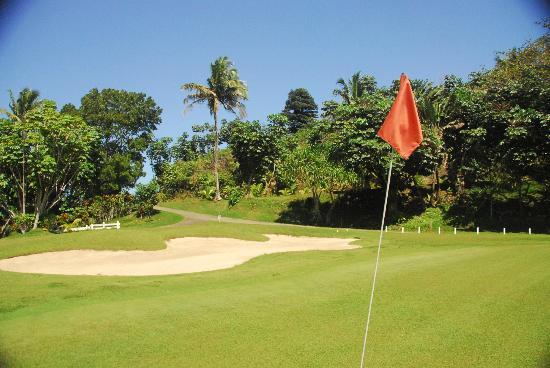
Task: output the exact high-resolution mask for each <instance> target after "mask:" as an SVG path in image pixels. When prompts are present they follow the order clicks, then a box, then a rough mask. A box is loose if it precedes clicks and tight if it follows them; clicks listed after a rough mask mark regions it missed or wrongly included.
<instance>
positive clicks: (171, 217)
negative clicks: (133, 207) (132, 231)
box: [120, 211, 183, 228]
mask: <svg viewBox="0 0 550 368" xmlns="http://www.w3.org/2000/svg"><path fill="white" fill-rule="evenodd" d="M181 220H183V217H182V216H180V215H177V214H175V213H170V212H160V211H158V212H157V213H156V214H154V215H153V216H150V217H144V218H139V217H136V216H135V215H134V214H131V215H128V216H126V217H123V218H121V219H120V224H121V227H140V228H151V227H158V226H167V225H173V224H175V223H177V222H180V221H181Z"/></svg>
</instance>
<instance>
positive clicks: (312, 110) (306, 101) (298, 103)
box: [283, 88, 317, 133]
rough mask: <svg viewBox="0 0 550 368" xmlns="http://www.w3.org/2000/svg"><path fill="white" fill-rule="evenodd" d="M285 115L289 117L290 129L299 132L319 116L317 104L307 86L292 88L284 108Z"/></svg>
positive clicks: (292, 131)
mask: <svg viewBox="0 0 550 368" xmlns="http://www.w3.org/2000/svg"><path fill="white" fill-rule="evenodd" d="M283 115H285V116H286V117H287V119H288V129H289V131H290V132H291V133H295V132H297V131H298V130H299V129H300V128H303V127H304V126H306V125H307V124H308V123H310V122H312V121H313V119H315V118H316V117H317V104H316V103H315V100H314V99H313V97H312V96H311V95H310V94H309V91H308V90H307V89H305V88H296V89H293V90H290V92H289V93H288V98H287V100H286V103H285V107H284V109H283Z"/></svg>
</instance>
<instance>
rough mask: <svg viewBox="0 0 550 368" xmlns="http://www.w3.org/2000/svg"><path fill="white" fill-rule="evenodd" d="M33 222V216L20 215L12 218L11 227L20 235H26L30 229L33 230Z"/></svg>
mask: <svg viewBox="0 0 550 368" xmlns="http://www.w3.org/2000/svg"><path fill="white" fill-rule="evenodd" d="M33 222H34V215H33V214H22V213H19V214H17V215H15V216H14V217H13V218H12V225H11V226H12V229H13V230H15V231H19V232H20V233H23V234H24V233H26V232H27V231H29V230H30V229H32V225H33Z"/></svg>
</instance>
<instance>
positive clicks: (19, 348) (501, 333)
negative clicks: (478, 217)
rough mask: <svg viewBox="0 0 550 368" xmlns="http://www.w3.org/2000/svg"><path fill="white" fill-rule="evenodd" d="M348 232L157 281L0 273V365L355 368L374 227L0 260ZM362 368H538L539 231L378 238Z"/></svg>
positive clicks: (29, 242) (544, 283)
mask: <svg viewBox="0 0 550 368" xmlns="http://www.w3.org/2000/svg"><path fill="white" fill-rule="evenodd" d="M266 233H287V234H292V235H311V236H349V237H358V238H360V240H359V241H358V243H359V244H361V245H363V246H364V247H363V248H361V249H358V250H352V251H341V252H334V251H333V252H301V253H287V254H273V255H268V256H263V257H259V258H255V259H253V260H251V261H250V262H247V263H245V264H244V265H241V266H238V267H235V268H233V269H228V270H220V271H214V272H205V273H196V274H187V275H178V276H161V277H160V276H159V277H89V276H54V275H32V274H17V273H9V272H0V366H1V367H32V366H40V367H74V366H87V367H120V366H131V367H150V366H162V367H214V366H215V367H349V366H356V365H357V364H358V362H359V358H360V353H361V342H362V334H363V328H364V322H365V318H366V309H367V303H368V296H369V290H370V282H371V277H372V271H373V266H374V257H375V250H376V249H375V244H376V241H377V235H378V234H377V233H376V232H371V231H358V230H350V231H349V232H345V231H344V232H342V231H340V232H339V233H337V232H336V230H335V229H330V228H324V229H315V228H299V227H297V228H290V227H276V228H275V227H270V226H250V225H248V226H242V227H238V226H235V225H234V224H223V223H222V224H218V223H205V224H198V225H194V226H189V227H179V228H177V227H164V228H162V227H158V228H150V229H142V228H137V227H136V228H127V229H122V230H120V231H98V232H86V233H77V234H63V235H41V236H33V237H28V238H24V237H19V238H13V239H11V238H8V239H4V240H0V257H2V258H4V257H8V256H13V255H17V254H27V253H31V252H38V251H47V250H56V249H72V248H86V247H91V248H95V249H159V248H161V247H163V246H164V244H163V240H164V239H167V238H172V237H180V236H185V235H195V236H230V237H237V238H243V239H262V238H263V237H262V234H266ZM385 236H386V237H385V241H384V248H383V253H382V264H381V269H380V273H379V279H378V283H377V294H376V297H375V304H374V312H373V319H372V325H371V330H370V333H369V344H368V354H367V362H368V366H374V367H518V368H519V367H522V368H523V367H544V366H547V364H548V363H549V360H548V358H549V355H548V344H549V342H550V336H549V333H548V331H550V315H549V312H548V295H549V294H550V237H548V236H537V235H533V236H527V235H506V236H502V235H498V234H481V235H479V236H475V235H471V234H459V235H456V236H453V235H442V236H437V235H433V234H421V235H418V234H412V233H409V234H399V233H392V232H390V233H387V234H386V235H385Z"/></svg>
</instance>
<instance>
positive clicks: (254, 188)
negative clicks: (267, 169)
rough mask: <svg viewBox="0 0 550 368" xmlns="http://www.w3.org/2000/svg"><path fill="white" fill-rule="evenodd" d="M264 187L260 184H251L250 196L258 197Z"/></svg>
mask: <svg viewBox="0 0 550 368" xmlns="http://www.w3.org/2000/svg"><path fill="white" fill-rule="evenodd" d="M263 191H264V185H263V184H262V183H257V184H251V185H250V194H252V196H253V197H260V196H261V195H262V194H263Z"/></svg>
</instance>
